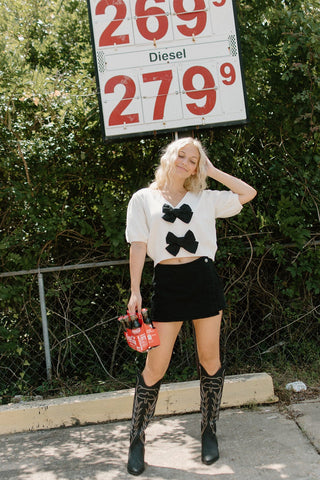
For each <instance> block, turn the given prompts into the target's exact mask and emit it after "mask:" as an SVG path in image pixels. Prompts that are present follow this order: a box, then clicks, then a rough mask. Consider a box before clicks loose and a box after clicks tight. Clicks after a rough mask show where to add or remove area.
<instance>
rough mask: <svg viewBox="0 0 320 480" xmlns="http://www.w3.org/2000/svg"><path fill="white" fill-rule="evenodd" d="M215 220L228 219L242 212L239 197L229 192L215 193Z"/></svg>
mask: <svg viewBox="0 0 320 480" xmlns="http://www.w3.org/2000/svg"><path fill="white" fill-rule="evenodd" d="M214 193H215V199H214V210H215V218H228V217H233V216H234V215H237V214H238V213H240V212H241V210H242V204H241V203H240V200H239V195H238V194H237V193H233V192H231V191H230V190H222V191H217V190H216V191H215V192H214Z"/></svg>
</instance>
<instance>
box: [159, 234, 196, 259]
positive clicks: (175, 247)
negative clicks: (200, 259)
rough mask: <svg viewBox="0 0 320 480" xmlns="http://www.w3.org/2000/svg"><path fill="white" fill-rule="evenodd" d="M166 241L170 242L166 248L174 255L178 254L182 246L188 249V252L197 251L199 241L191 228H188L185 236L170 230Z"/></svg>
mask: <svg viewBox="0 0 320 480" xmlns="http://www.w3.org/2000/svg"><path fill="white" fill-rule="evenodd" d="M166 241H167V243H168V244H169V245H168V246H167V247H166V250H167V251H168V252H169V253H171V255H174V256H176V255H177V254H178V252H179V250H180V247H182V248H184V249H185V250H188V252H191V253H196V251H197V248H198V243H199V242H197V241H196V238H195V236H194V234H193V232H191V230H188V231H187V233H186V234H185V236H184V237H177V236H176V235H175V234H174V233H172V232H169V233H168V235H167V236H166Z"/></svg>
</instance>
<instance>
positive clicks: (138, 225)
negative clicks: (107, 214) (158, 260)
mask: <svg viewBox="0 0 320 480" xmlns="http://www.w3.org/2000/svg"><path fill="white" fill-rule="evenodd" d="M144 200H145V199H144V196H143V194H142V192H141V191H138V192H136V193H135V194H133V196H132V197H131V199H130V201H129V204H128V209H127V222H126V240H127V242H128V243H132V242H144V243H147V242H148V238H149V226H148V222H147V216H146V212H145V205H144Z"/></svg>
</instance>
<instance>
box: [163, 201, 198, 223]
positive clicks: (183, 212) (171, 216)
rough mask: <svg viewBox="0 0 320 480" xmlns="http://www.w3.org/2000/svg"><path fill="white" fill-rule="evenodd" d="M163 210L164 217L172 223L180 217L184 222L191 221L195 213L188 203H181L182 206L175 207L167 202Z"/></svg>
mask: <svg viewBox="0 0 320 480" xmlns="http://www.w3.org/2000/svg"><path fill="white" fill-rule="evenodd" d="M162 212H163V213H164V215H163V216H162V218H163V219H164V220H166V221H167V222H171V223H173V222H174V221H175V219H176V218H180V220H182V221H183V222H184V223H189V222H190V220H191V218H192V215H193V212H192V210H191V208H190V207H189V205H187V204H186V203H184V204H183V205H181V207H180V208H173V207H171V206H170V205H168V204H167V203H165V204H164V205H163V207H162Z"/></svg>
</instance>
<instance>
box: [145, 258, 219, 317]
mask: <svg viewBox="0 0 320 480" xmlns="http://www.w3.org/2000/svg"><path fill="white" fill-rule="evenodd" d="M225 306H226V302H225V298H224V293H223V286H222V283H221V280H220V278H219V276H218V274H217V272H216V269H215V266H214V262H213V261H212V260H211V259H210V258H208V257H200V258H198V259H197V260H194V261H193V262H189V263H182V264H179V265H167V264H160V263H158V264H157V265H156V266H155V269H154V276H153V295H152V301H151V318H152V320H153V321H154V322H181V321H188V320H195V319H198V318H207V317H212V316H215V315H218V314H219V311H220V310H223V309H224V308H225Z"/></svg>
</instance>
